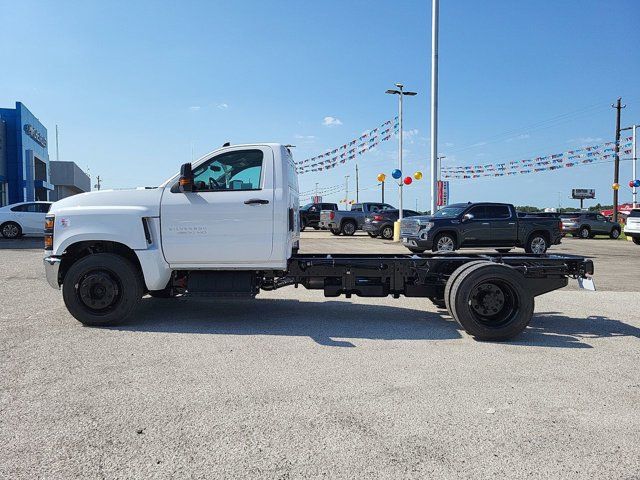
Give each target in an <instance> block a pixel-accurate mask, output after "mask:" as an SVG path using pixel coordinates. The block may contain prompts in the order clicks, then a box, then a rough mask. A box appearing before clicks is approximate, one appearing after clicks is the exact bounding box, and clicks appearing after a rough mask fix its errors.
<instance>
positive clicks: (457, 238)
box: [433, 228, 460, 248]
mask: <svg viewBox="0 0 640 480" xmlns="http://www.w3.org/2000/svg"><path fill="white" fill-rule="evenodd" d="M445 233H446V234H448V235H451V236H452V237H453V243H454V244H455V246H456V248H460V236H459V235H458V232H456V231H455V230H452V229H449V228H443V229H441V230H436V231H435V232H434V234H433V239H434V242H435V239H436V238H438V236H440V235H442V234H445Z"/></svg>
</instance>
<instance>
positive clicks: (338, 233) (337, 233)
mask: <svg viewBox="0 0 640 480" xmlns="http://www.w3.org/2000/svg"><path fill="white" fill-rule="evenodd" d="M330 230H331V233H333V234H334V235H340V230H336V229H334V228H331V229H330Z"/></svg>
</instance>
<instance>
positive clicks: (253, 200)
mask: <svg viewBox="0 0 640 480" xmlns="http://www.w3.org/2000/svg"><path fill="white" fill-rule="evenodd" d="M267 203H269V200H263V199H261V198H250V199H249V200H245V201H244V204H245V205H256V204H257V205H266V204H267Z"/></svg>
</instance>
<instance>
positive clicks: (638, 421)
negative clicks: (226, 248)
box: [0, 232, 640, 479]
mask: <svg viewBox="0 0 640 480" xmlns="http://www.w3.org/2000/svg"><path fill="white" fill-rule="evenodd" d="M39 242H40V241H39V240H36V241H34V240H29V239H27V240H22V241H16V242H6V241H0V282H1V283H0V285H1V286H0V325H1V327H0V332H1V333H0V348H1V349H2V357H1V358H2V362H1V363H0V478H7V479H21V478H25V479H26V478H29V479H31V478H54V479H60V478H83V479H84V478H144V479H147V478H309V477H327V478H487V477H501V478H606V479H611V478H625V479H631V478H639V473H638V472H640V453H639V452H640V433H639V432H640V409H639V408H638V405H640V373H639V368H638V367H639V365H640V353H639V352H640V349H639V347H640V316H639V315H638V313H637V312H639V311H640V295H638V294H637V292H638V285H637V284H638V282H637V278H638V275H637V273H636V272H638V271H639V270H638V267H640V255H638V254H639V253H640V247H638V246H636V245H633V244H631V243H628V242H624V241H611V240H574V239H568V240H566V241H565V242H564V243H563V245H562V246H560V247H559V248H558V249H557V250H558V251H563V252H565V251H566V252H570V253H581V254H586V255H590V256H592V257H593V258H594V261H595V263H596V282H597V285H598V287H599V291H598V292H584V291H577V290H575V287H570V288H567V289H563V290H560V291H557V292H553V293H551V294H547V295H544V296H542V297H539V298H537V299H536V314H535V316H534V318H533V320H532V322H531V325H530V327H529V328H528V329H527V330H526V331H525V332H524V333H523V334H522V335H521V336H519V337H518V338H517V339H515V340H514V341H511V342H507V343H488V342H478V341H475V340H473V339H472V338H470V337H469V336H467V335H466V334H465V333H464V332H463V331H461V330H460V329H459V328H458V326H457V325H456V324H455V322H454V321H452V319H451V318H449V317H448V315H446V314H445V313H444V312H443V311H442V310H438V309H436V308H435V307H434V306H433V305H432V304H431V303H430V302H429V301H427V300H425V299H416V298H414V299H407V298H400V299H397V300H394V299H392V298H383V299H360V298H352V299H349V300H347V299H344V298H339V299H325V298H324V297H323V296H322V293H320V292H317V291H306V290H304V289H303V288H300V289H297V290H296V289H294V288H293V287H287V288H284V289H281V290H278V291H276V292H265V293H262V294H260V295H259V296H258V298H257V299H256V300H252V301H236V302H234V301H228V300H225V301H220V300H208V301H204V300H199V301H196V300H185V299H172V300H160V299H152V298H149V297H147V298H145V299H143V302H142V304H141V306H140V308H139V310H138V312H137V314H136V315H135V317H134V318H133V319H132V320H131V321H129V322H128V323H126V324H124V325H121V326H118V327H113V328H88V327H83V326H82V325H80V324H79V323H78V322H76V321H75V320H74V319H73V318H72V317H71V316H70V315H69V314H68V312H67V311H66V309H65V307H64V305H63V302H62V299H61V295H60V292H58V291H55V290H53V289H51V288H50V287H49V286H48V284H47V283H46V281H45V279H44V275H43V270H42V265H41V257H42V251H41V250H40V249H39V247H40V243H39ZM301 247H302V248H301V251H303V252H327V251H333V252H350V251H364V252H376V251H377V252H383V253H389V252H391V251H402V250H398V249H401V248H402V247H400V246H398V245H395V244H391V243H390V242H384V241H381V240H372V239H369V238H368V237H362V236H358V237H352V238H345V237H332V236H331V235H330V234H329V233H327V232H305V233H304V234H303V239H302V245H301Z"/></svg>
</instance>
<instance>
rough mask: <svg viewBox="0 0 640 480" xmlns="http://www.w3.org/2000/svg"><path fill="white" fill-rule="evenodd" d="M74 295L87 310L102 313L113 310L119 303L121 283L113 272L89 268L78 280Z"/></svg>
mask: <svg viewBox="0 0 640 480" xmlns="http://www.w3.org/2000/svg"><path fill="white" fill-rule="evenodd" d="M76 295H77V296H78V300H80V303H82V305H83V306H84V307H85V308H86V309H87V310H89V311H91V312H92V313H94V314H99V315H104V314H107V313H109V312H111V311H113V309H114V308H116V306H117V305H118V303H120V300H121V299H122V285H121V284H120V281H119V279H118V278H117V277H116V276H115V275H114V274H113V272H110V271H108V270H91V271H89V272H86V273H85V274H84V275H83V276H82V277H81V278H80V280H79V281H78V284H77V285H76Z"/></svg>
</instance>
